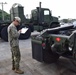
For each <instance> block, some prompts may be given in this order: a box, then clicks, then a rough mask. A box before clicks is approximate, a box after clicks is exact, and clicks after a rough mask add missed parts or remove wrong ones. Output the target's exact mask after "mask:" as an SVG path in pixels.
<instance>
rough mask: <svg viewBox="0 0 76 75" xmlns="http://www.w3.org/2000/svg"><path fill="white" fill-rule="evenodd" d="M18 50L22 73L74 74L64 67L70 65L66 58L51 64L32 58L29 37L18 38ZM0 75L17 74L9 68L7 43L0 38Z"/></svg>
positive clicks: (9, 58) (27, 74)
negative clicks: (24, 38)
mask: <svg viewBox="0 0 76 75" xmlns="http://www.w3.org/2000/svg"><path fill="white" fill-rule="evenodd" d="M20 50H21V55H22V57H21V58H22V59H21V62H20V65H21V69H22V70H24V72H25V73H24V74H23V75H76V73H75V72H74V71H72V70H69V69H68V68H67V67H65V65H68V66H70V65H71V63H69V62H68V60H67V59H64V58H63V59H59V60H58V62H57V63H53V64H45V63H40V62H38V61H36V60H34V59H32V50H31V39H30V38H29V39H27V40H20ZM63 64H64V65H63ZM71 67H73V66H71ZM75 70H76V69H75ZM0 75H18V74H16V73H14V71H12V70H11V52H10V48H9V44H8V42H4V41H3V40H0Z"/></svg>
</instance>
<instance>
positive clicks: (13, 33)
mask: <svg viewBox="0 0 76 75" xmlns="http://www.w3.org/2000/svg"><path fill="white" fill-rule="evenodd" d="M19 35H20V32H18V31H17V28H16V26H15V25H14V24H13V23H11V24H10V25H9V26H8V41H9V43H10V46H11V47H14V46H19V40H18V38H19Z"/></svg>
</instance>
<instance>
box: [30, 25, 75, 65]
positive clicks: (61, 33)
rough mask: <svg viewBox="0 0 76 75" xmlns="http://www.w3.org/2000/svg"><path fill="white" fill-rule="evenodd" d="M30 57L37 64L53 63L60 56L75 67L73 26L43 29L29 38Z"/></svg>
mask: <svg viewBox="0 0 76 75" xmlns="http://www.w3.org/2000/svg"><path fill="white" fill-rule="evenodd" d="M31 43H32V57H33V59H35V60H37V61H39V62H45V63H54V62H56V61H57V60H58V59H59V57H60V56H62V57H66V58H69V59H71V60H72V61H74V62H75V63H74V64H75V65H76V28H74V26H73V25H68V26H61V27H56V28H52V29H45V30H43V31H41V33H39V34H35V35H32V36H31Z"/></svg>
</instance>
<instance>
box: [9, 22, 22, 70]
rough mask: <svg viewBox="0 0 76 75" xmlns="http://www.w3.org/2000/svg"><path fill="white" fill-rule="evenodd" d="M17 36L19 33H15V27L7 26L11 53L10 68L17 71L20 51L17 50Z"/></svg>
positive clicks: (12, 25)
mask: <svg viewBox="0 0 76 75" xmlns="http://www.w3.org/2000/svg"><path fill="white" fill-rule="evenodd" d="M19 35H20V32H18V31H17V29H16V26H15V25H14V24H13V23H11V24H10V25H9V26H8V41H9V43H10V47H11V52H12V66H13V67H14V68H15V69H19V62H20V57H21V55H20V49H19V40H18V38H19Z"/></svg>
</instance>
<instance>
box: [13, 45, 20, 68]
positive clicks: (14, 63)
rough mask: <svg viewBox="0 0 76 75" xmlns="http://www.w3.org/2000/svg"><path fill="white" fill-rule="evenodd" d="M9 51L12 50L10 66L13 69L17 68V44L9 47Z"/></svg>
mask: <svg viewBox="0 0 76 75" xmlns="http://www.w3.org/2000/svg"><path fill="white" fill-rule="evenodd" d="M11 52H12V66H13V67H14V68H15V69H19V62H20V57H21V55H20V50H19V46H15V47H11Z"/></svg>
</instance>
